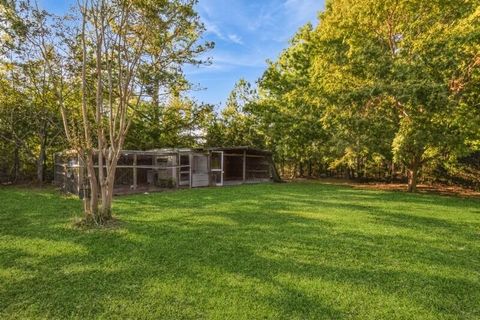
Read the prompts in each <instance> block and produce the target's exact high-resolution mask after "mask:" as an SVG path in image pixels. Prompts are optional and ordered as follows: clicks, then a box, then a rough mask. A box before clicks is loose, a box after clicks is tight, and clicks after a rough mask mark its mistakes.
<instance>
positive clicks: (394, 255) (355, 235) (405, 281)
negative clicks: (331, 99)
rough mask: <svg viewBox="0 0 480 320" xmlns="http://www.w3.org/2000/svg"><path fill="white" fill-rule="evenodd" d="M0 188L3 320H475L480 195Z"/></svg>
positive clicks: (288, 188)
mask: <svg viewBox="0 0 480 320" xmlns="http://www.w3.org/2000/svg"><path fill="white" fill-rule="evenodd" d="M80 210H81V203H80V202H79V201H78V200H76V199H74V198H72V197H70V198H66V197H62V196H61V195H59V194H58V193H56V192H54V191H51V190H46V191H41V190H40V191H39V190H29V189H22V188H3V189H0V319H14V318H16V319H24V318H31V319H39V318H56V319H59V318H77V319H86V318H117V319H119V318H121V319H125V318H142V319H159V318H163V319H198V318H200V319H205V318H208V319H227V318H230V319H259V318H262V319H263V318H270V319H307V318H310V319H339V318H346V319H419V318H420V319H478V318H480V304H479V303H478V302H479V301H480V201H479V200H475V199H460V198H453V197H444V196H434V195H415V194H413V195H412V194H406V193H397V192H385V191H371V190H358V189H352V188H349V187H345V186H332V185H323V184H320V183H291V184H267V185H249V186H239V187H229V188H227V187H225V188H218V189H194V190H181V191H177V192H166V193H160V194H149V195H136V196H128V197H121V198H117V199H116V201H115V203H114V210H115V213H116V215H117V216H118V218H119V219H120V221H121V223H119V224H118V226H117V227H116V228H110V229H107V230H89V231H85V230H80V229H77V228H74V227H73V226H72V221H73V219H74V217H75V215H78V214H79V213H80Z"/></svg>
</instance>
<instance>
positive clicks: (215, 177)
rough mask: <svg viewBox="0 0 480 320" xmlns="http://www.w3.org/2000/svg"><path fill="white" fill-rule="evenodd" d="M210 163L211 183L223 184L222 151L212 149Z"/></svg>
mask: <svg viewBox="0 0 480 320" xmlns="http://www.w3.org/2000/svg"><path fill="white" fill-rule="evenodd" d="M210 163H211V165H210V166H211V171H212V182H213V184H214V185H216V186H223V173H224V172H223V151H212V155H211V162H210Z"/></svg>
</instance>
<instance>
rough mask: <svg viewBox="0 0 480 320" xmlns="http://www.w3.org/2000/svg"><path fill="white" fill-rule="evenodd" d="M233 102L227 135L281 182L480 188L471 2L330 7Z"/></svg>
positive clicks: (478, 59)
mask: <svg viewBox="0 0 480 320" xmlns="http://www.w3.org/2000/svg"><path fill="white" fill-rule="evenodd" d="M237 91H239V92H243V93H247V94H243V97H242V95H241V94H238V93H237V94H235V95H234V97H237V98H241V99H240V100H242V101H243V102H242V103H235V102H233V104H230V105H235V106H236V108H235V107H234V108H231V107H229V106H228V104H227V108H226V109H225V110H224V112H223V115H224V120H225V122H226V124H227V126H226V127H225V128H224V130H227V131H228V130H229V128H230V129H232V128H233V130H234V131H237V130H242V129H243V130H245V131H244V132H243V134H241V135H240V134H238V132H236V133H233V132H232V133H231V135H232V137H235V138H233V139H237V141H236V143H239V144H249V143H251V144H257V143H258V144H259V145H263V146H265V147H267V148H270V149H273V150H274V152H275V155H276V160H277V163H278V164H279V165H280V168H281V169H283V170H281V171H283V173H284V175H285V174H288V175H291V176H312V175H314V176H318V175H321V176H328V175H331V176H339V175H340V176H345V177H348V178H360V179H381V180H394V179H405V180H407V181H408V190H409V191H415V190H416V186H417V183H418V181H419V179H420V178H423V179H426V178H428V179H431V180H432V179H433V180H435V179H439V178H447V179H449V180H451V181H464V182H467V183H470V184H473V185H476V186H477V187H478V186H480V154H479V153H478V152H479V148H480V103H479V102H480V2H479V1H463V0H453V1H440V0H433V1H415V0H387V1H379V0H355V1H353V0H332V1H327V3H326V9H325V10H324V12H322V13H321V14H320V15H319V20H318V24H317V25H316V26H315V27H313V26H312V25H311V24H308V25H306V26H304V27H302V28H301V29H300V30H299V31H298V32H297V33H296V35H295V36H294V37H293V38H292V39H291V41H290V45H289V47H288V48H286V49H285V50H284V51H283V52H282V53H281V55H280V57H279V58H278V59H277V60H276V61H271V62H269V64H268V68H267V70H266V71H265V73H264V74H263V76H262V77H261V79H260V80H259V81H258V86H257V88H256V90H254V92H250V91H251V89H250V88H249V85H248V84H246V83H245V82H244V81H240V82H239V84H238V87H237ZM249 92H250V93H249ZM242 136H243V137H244V140H243V141H238V139H239V137H242ZM259 137H261V138H260V139H259Z"/></svg>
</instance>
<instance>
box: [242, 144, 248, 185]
mask: <svg viewBox="0 0 480 320" xmlns="http://www.w3.org/2000/svg"><path fill="white" fill-rule="evenodd" d="M246 180H247V150H243V182H245V181H246Z"/></svg>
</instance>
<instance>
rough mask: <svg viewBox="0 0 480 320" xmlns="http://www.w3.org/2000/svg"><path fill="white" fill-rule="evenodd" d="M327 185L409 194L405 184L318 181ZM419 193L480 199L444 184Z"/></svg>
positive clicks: (479, 195)
mask: <svg viewBox="0 0 480 320" xmlns="http://www.w3.org/2000/svg"><path fill="white" fill-rule="evenodd" d="M316 180H317V181H320V182H322V183H326V184H336V185H346V186H350V187H353V188H358V189H371V190H385V191H399V192H407V185H406V184H404V183H384V182H363V183H362V182H357V181H352V180H347V179H316ZM417 192H418V193H423V194H439V195H445V196H456V197H464V198H480V192H478V191H475V190H472V189H468V188H464V187H462V186H451V185H444V184H431V185H429V184H419V185H418V186H417Z"/></svg>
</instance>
